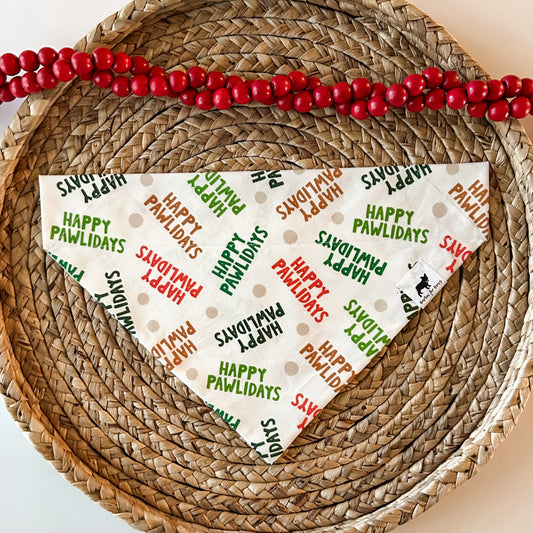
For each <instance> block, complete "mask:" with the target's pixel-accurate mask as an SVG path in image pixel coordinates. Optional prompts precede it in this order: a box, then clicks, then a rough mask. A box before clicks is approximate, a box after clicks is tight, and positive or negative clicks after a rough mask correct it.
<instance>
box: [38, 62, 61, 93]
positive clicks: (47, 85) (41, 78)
mask: <svg viewBox="0 0 533 533" xmlns="http://www.w3.org/2000/svg"><path fill="white" fill-rule="evenodd" d="M58 82H59V80H58V79H57V78H56V77H55V76H54V73H53V72H52V69H51V67H43V68H41V69H39V70H38V71H37V83H38V84H39V85H40V86H41V87H42V88H43V89H53V88H54V87H55V86H56V85H57V84H58Z"/></svg>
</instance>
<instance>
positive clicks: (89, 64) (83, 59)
mask: <svg viewBox="0 0 533 533" xmlns="http://www.w3.org/2000/svg"><path fill="white" fill-rule="evenodd" d="M70 63H71V65H72V68H73V69H74V72H75V73H76V74H78V76H80V75H84V74H89V73H90V72H92V70H93V68H94V65H93V60H92V59H91V56H90V55H89V54H88V53H87V52H76V53H74V54H73V55H72V57H71V58H70Z"/></svg>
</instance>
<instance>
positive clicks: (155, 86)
mask: <svg viewBox="0 0 533 533" xmlns="http://www.w3.org/2000/svg"><path fill="white" fill-rule="evenodd" d="M149 85H150V92H151V93H152V94H153V95H154V96H156V97H157V98H163V97H164V96H168V93H169V91H170V87H169V85H168V81H167V79H166V78H164V77H163V76H154V77H153V78H150V84H149Z"/></svg>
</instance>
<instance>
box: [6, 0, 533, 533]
mask: <svg viewBox="0 0 533 533" xmlns="http://www.w3.org/2000/svg"><path fill="white" fill-rule="evenodd" d="M413 3H414V4H415V5H417V6H418V7H420V8H421V9H423V10H424V11H426V12H427V13H428V14H430V15H431V16H432V17H433V18H434V19H435V20H436V21H437V22H438V23H440V24H441V25H443V26H444V27H445V28H446V29H447V30H448V31H449V32H450V33H451V34H452V35H454V36H455V38H456V39H457V40H458V41H459V43H460V44H461V45H462V46H463V48H464V49H465V50H467V51H468V52H469V53H470V54H471V55H472V56H473V57H474V59H476V60H477V61H478V62H479V63H480V64H481V66H483V67H484V68H485V69H486V70H487V71H488V72H489V73H490V74H491V75H492V76H493V77H501V76H504V75H505V74H516V75H518V76H521V77H533V62H532V61H531V53H532V51H533V31H532V30H531V21H532V20H533V2H531V1H530V0H506V1H503V0H469V1H468V2H467V1H465V0H414V1H413ZM123 4H124V0H90V1H78V2H73V1H72V0H47V1H42V0H15V1H9V2H2V14H1V18H0V54H1V53H4V52H8V51H10V52H14V53H17V54H18V53H20V52H21V51H22V50H24V49H33V50H38V49H39V48H41V47H42V46H52V47H55V48H58V49H59V48H61V47H63V46H71V45H72V44H74V43H75V42H76V41H78V40H79V39H81V37H82V36H84V35H85V34H86V33H88V32H89V31H90V30H91V29H92V28H93V27H94V26H95V25H96V24H97V23H99V22H100V21H101V20H103V19H104V18H105V17H106V16H108V15H110V14H111V13H113V12H115V11H117V10H118V9H120V8H121V7H122V6H123ZM16 107H17V106H16V105H13V104H9V105H6V104H3V105H2V106H0V130H1V131H3V130H4V129H5V127H6V126H7V124H9V122H10V121H11V119H12V116H13V114H14V112H15V109H16ZM524 124H525V126H526V127H527V129H528V130H529V133H530V135H531V134H532V133H533V120H532V118H531V117H530V118H529V119H528V120H526V121H524ZM531 442H533V403H532V402H529V404H528V406H527V407H526V410H525V412H524V414H523V415H522V418H521V419H520V422H519V424H518V425H517V426H516V428H515V429H514V430H513V431H512V433H511V435H510V436H509V437H508V438H507V439H506V440H505V442H504V443H503V444H502V445H501V446H500V447H499V448H498V449H497V450H496V454H495V456H494V458H493V459H492V460H491V461H490V462H489V463H488V465H486V466H484V467H483V468H482V470H481V472H480V474H478V475H477V476H476V477H474V478H473V479H471V480H469V481H468V482H467V483H465V484H464V485H462V486H461V487H459V488H458V489H456V490H454V491H453V492H452V493H451V494H450V495H448V496H447V497H445V498H444V499H442V500H441V501H440V502H439V503H438V504H437V505H436V506H434V507H433V508H431V509H429V510H428V511H426V512H425V513H423V514H422V515H420V516H419V517H417V518H416V519H414V520H411V521H409V522H408V523H407V524H405V525H403V526H401V527H399V528H398V529H397V530H396V531H397V532H398V533H427V532H431V533H449V532H450V531H453V532H454V533H481V532H483V533H500V532H502V531H505V532H508V531H509V532H511V531H520V532H528V531H531V530H532V528H533V526H532V525H531V522H532V520H531V494H532V493H533V452H532V448H531ZM0 531H1V532H2V533H4V532H6V533H34V532H39V533H67V532H68V533H89V532H91V533H92V532H95V531H98V532H99V533H131V532H132V531H134V530H133V529H132V528H131V527H130V526H128V525H127V524H126V523H124V522H122V521H121V520H120V519H118V518H117V517H115V516H113V515H111V514H109V513H108V512H106V511H104V510H103V509H102V508H100V507H99V506H98V505H96V504H95V503H93V501H92V500H91V499H90V498H89V497H87V496H86V495H84V494H83V493H81V492H80V491H78V490H77V489H75V488H74V487H73V486H72V485H70V483H68V482H67V481H65V480H64V479H63V478H62V477H61V476H60V475H59V474H58V473H57V472H56V470H55V469H54V468H53V467H52V466H51V465H50V464H49V463H48V462H47V461H45V460H44V459H43V458H42V457H41V456H40V455H39V454H38V453H37V452H36V451H35V449H34V448H33V445H32V444H31V443H30V442H29V441H28V440H27V439H26V438H25V435H24V434H23V433H22V432H21V431H20V429H19V428H18V427H17V426H16V424H15V423H14V422H13V420H12V419H11V417H10V416H9V415H8V413H7V411H6V409H5V408H4V406H3V405H2V403H1V401H0Z"/></svg>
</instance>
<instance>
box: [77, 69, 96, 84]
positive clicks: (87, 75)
mask: <svg viewBox="0 0 533 533" xmlns="http://www.w3.org/2000/svg"><path fill="white" fill-rule="evenodd" d="M78 78H79V79H80V80H83V81H91V80H92V79H93V71H92V70H91V71H89V72H85V73H84V74H78Z"/></svg>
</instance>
